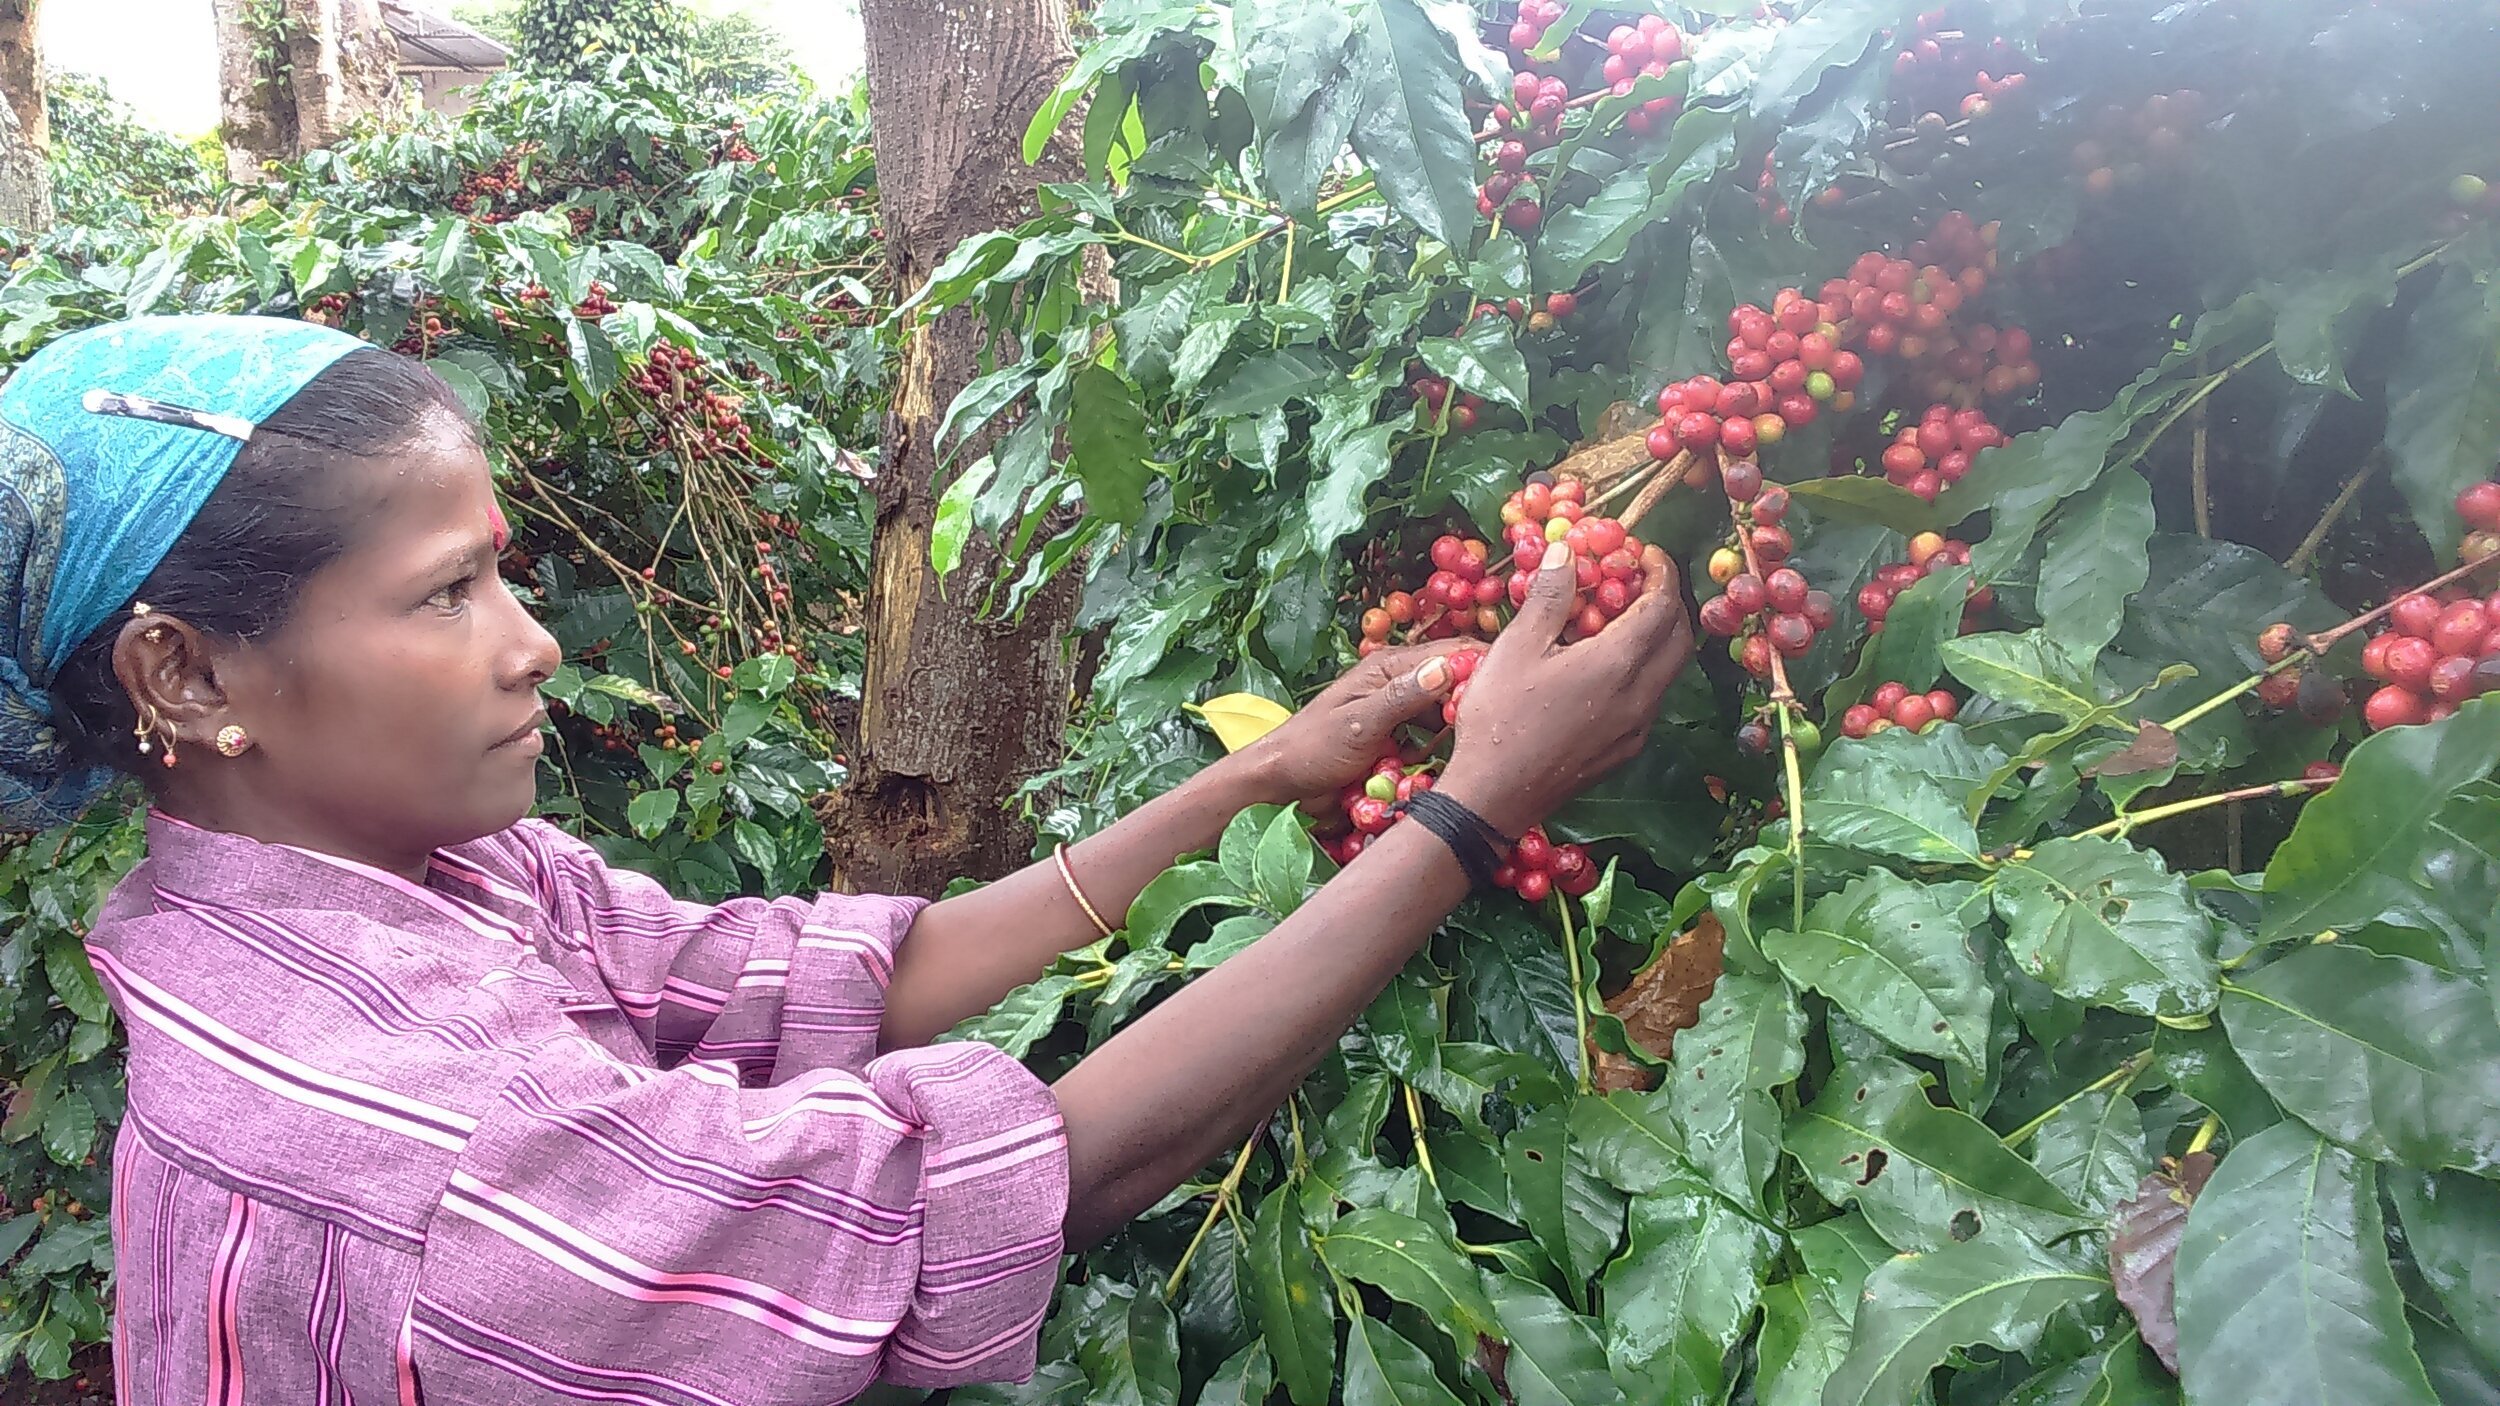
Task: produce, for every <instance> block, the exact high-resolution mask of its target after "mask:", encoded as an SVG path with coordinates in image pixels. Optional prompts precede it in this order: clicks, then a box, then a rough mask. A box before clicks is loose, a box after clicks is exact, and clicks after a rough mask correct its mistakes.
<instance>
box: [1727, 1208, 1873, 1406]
mask: <svg viewBox="0 0 2500 1406" xmlns="http://www.w3.org/2000/svg"><path fill="white" fill-rule="evenodd" d="M1789 1238H1790V1241H1791V1243H1793V1244H1794V1245H1795V1246H1796V1249H1797V1257H1798V1258H1799V1259H1800V1260H1802V1261H1804V1263H1805V1270H1804V1272H1803V1273H1801V1274H1799V1275H1797V1276H1796V1277H1794V1278H1792V1279H1787V1280H1783V1281H1782V1282H1780V1283H1777V1284H1774V1285H1772V1286H1771V1287H1770V1288H1769V1289H1768V1290H1766V1291H1765V1292H1764V1294H1763V1296H1762V1333H1761V1335H1760V1336H1759V1337H1758V1338H1756V1339H1755V1354H1756V1359H1757V1361H1758V1363H1759V1367H1758V1369H1757V1375H1756V1377H1755V1380H1754V1399H1755V1400H1756V1401H1757V1402H1759V1403H1760V1406H1821V1403H1822V1400H1823V1384H1824V1383H1825V1382H1827V1381H1829V1380H1830V1379H1831V1377H1832V1375H1833V1374H1834V1373H1836V1372H1838V1371H1839V1370H1840V1364H1841V1363H1842V1362H1843V1361H1844V1360H1846V1359H1847V1357H1848V1355H1849V1336H1850V1327H1851V1325H1852V1324H1853V1323H1855V1322H1856V1320H1857V1311H1858V1299H1859V1297H1860V1295H1862V1294H1863V1293H1864V1292H1865V1289H1866V1276H1867V1275H1868V1274H1869V1273H1871V1272H1873V1270H1874V1268H1875V1266H1877V1265H1879V1264H1882V1263H1883V1262H1884V1261H1886V1260H1888V1259H1890V1258H1892V1253H1893V1252H1892V1247H1891V1246H1889V1245H1887V1244H1885V1243H1884V1242H1883V1241H1882V1240H1880V1239H1878V1238H1877V1237H1876V1235H1875V1232H1874V1231H1873V1230H1871V1229H1869V1228H1868V1227H1867V1224H1866V1221H1865V1220H1864V1219H1863V1218H1861V1217H1859V1216H1855V1215H1851V1216H1844V1217H1842V1218H1840V1219H1838V1220H1827V1221H1824V1222H1821V1223H1820V1224H1817V1225H1809V1226H1806V1227H1804V1228H1802V1229H1800V1230H1797V1231H1795V1232H1793V1233H1792V1234H1791V1236H1790V1237H1789Z"/></svg>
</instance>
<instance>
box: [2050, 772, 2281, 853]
mask: <svg viewBox="0 0 2500 1406" xmlns="http://www.w3.org/2000/svg"><path fill="white" fill-rule="evenodd" d="M2327 784H2328V783H2327V782H2324V781H2304V780H2297V779H2296V780H2291V781H2272V782H2268V783H2267V784H2265V785H2263V786H2242V787H2240V788H2239V789H2238V790H2236V791H2217V792H2215V793H2214V794H2212V795H2210V796H2190V797H2188V798H2187V799H2186V800H2183V801H2172V802H2171V803H2170V804H2168V805H2160V806H2155V807H2153V808H2152V809H2150V810H2138V811H2130V812H2128V813H2127V814H2125V815H2122V816H2119V817H2118V818H2117V819H2116V820H2111V821H2105V822H2103V823H2102V824H2099V825H2095V826H2093V827H2092V828H2091V829H2089V830H2086V831H2084V832H2082V834H2081V835H2080V836H2079V837H2078V838H2085V839H2092V838H2099V837H2101V836H2124V835H2126V834H2127V833H2128V832H2129V831H2131V830H2133V829H2135V828H2136V827H2137V826H2139V825H2150V824H2152V823H2153V822H2154V821H2156V820H2168V819H2170V818H2171V817H2172V816H2174V815H2186V814H2188V813H2189V812H2191V811H2199V810H2205V809H2208V808H2210V807H2213V806H2218V805H2228V804H2230V803H2231V802H2233V801H2254V800H2260V799H2263V798H2265V797H2267V796H2297V795H2300V794H2302V793H2303V792H2306V791H2314V790H2317V789H2318V788H2320V787H2322V786H2325V785H2327Z"/></svg>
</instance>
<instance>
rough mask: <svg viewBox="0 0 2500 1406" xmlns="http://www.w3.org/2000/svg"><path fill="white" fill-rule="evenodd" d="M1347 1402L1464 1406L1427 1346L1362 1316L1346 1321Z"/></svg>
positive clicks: (1361, 1405)
mask: <svg viewBox="0 0 2500 1406" xmlns="http://www.w3.org/2000/svg"><path fill="white" fill-rule="evenodd" d="M1468 1347H1469V1349H1470V1350H1471V1351H1472V1350H1473V1348H1474V1344H1473V1343H1470V1344H1468ZM1345 1406H1459V1400H1458V1394H1457V1393H1456V1392H1453V1391H1451V1390H1450V1389H1449V1388H1448V1387H1446V1386H1444V1385H1442V1383H1441V1378H1440V1377H1439V1376H1438V1375H1436V1374H1435V1373H1434V1372H1433V1370H1432V1359H1431V1358H1429V1357H1426V1356H1425V1355H1424V1350H1423V1349H1422V1348H1420V1347H1417V1346H1415V1345H1414V1344H1413V1343H1411V1342H1408V1341H1407V1340H1406V1339H1405V1338H1404V1337H1402V1336H1400V1334H1399V1333H1398V1330H1397V1329H1395V1328H1392V1327H1390V1326H1389V1325H1388V1324H1386V1323H1383V1322H1381V1321H1380V1320H1379V1319H1377V1318H1369V1317H1360V1318H1356V1319H1355V1320H1354V1321H1353V1322H1351V1323H1349V1324H1347V1325H1346V1335H1345Z"/></svg>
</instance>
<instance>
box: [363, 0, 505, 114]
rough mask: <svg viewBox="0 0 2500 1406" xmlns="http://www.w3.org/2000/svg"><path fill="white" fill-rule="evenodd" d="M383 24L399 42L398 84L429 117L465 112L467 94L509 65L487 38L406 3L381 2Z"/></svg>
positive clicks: (405, 0) (397, 0) (396, 0)
mask: <svg viewBox="0 0 2500 1406" xmlns="http://www.w3.org/2000/svg"><path fill="white" fill-rule="evenodd" d="M382 22H383V23H384V24H385V25H387V26H389V28H390V31H391V33H392V35H394V36H395V37H397V39H398V40H399V76H400V79H401V81H402V82H403V83H405V84H406V85H407V87H408V89H409V91H410V92H411V94H412V95H413V96H414V97H415V99H416V101H418V102H419V103H421V104H422V105H423V106H424V107H425V109H426V110H427V111H428V112H440V113H443V114H445V115H448V116H456V115H458V114H460V113H463V112H466V111H468V108H469V90H470V89H472V88H475V87H476V86H477V85H478V84H480V83H483V82H485V81H486V80H487V78H489V77H490V76H492V75H494V74H496V73H498V72H501V71H502V69H503V68H504V66H505V65H506V64H508V63H510V62H511V61H512V51H511V50H509V49H506V48H505V47H504V46H503V45H501V44H499V43H497V42H495V40H493V39H492V38H490V37H488V36H487V35H485V34H481V33H479V32H478V31H477V30H475V29H472V28H470V27H469V26H468V25H465V24H462V23H461V22H460V21H458V20H456V19H452V18H450V17H449V16H447V15H440V14H436V13H434V12H432V11H431V10H428V9H425V8H422V7H420V6H418V5H415V4H412V3H410V0H382Z"/></svg>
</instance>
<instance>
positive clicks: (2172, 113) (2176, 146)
mask: <svg viewBox="0 0 2500 1406" xmlns="http://www.w3.org/2000/svg"><path fill="white" fill-rule="evenodd" d="M2204 110H2205V98H2204V95H2203V94H2202V93H2199V92H2197V91H2196V90H2195V89H2193V88H2182V89H2179V90H2178V91H2176V92H2170V93H2155V94H2153V95H2152V96H2150V97H2148V98H2146V99H2145V100H2144V101H2143V102H2141V103H2138V104H2137V105H2135V106H2134V107H2132V108H2129V107H2124V106H2119V105H2115V104H2113V105H2111V106H2109V107H2105V108H2103V109H2101V110H2100V112H2099V113H2097V114H2096V115H2095V116H2094V117H2093V119H2092V122H2091V124H2090V127H2089V128H2088V132H2089V135H2087V136H2085V137H2084V138H2083V140H2081V141H2078V142H2076V143H2075V149H2074V155H2073V159H2074V167H2075V175H2076V177H2077V178H2078V179H2079V180H2081V181H2082V183H2083V190H2084V193H2085V194H2086V195H2090V196H2093V197H2094V198H2096V199H2097V198H2099V197H2103V196H2107V195H2109V194H2110V193H2112V192H2113V191H2116V190H2118V189H2119V188H2120V187H2122V186H2131V185H2134V184H2135V183H2137V182H2138V181H2140V180H2142V179H2143V178H2144V177H2145V175H2146V174H2147V173H2149V172H2152V171H2160V170H2174V169H2176V168H2178V167H2179V166H2181V165H2183V164H2184V163H2185V160H2186V156H2187V145H2188V133H2189V132H2190V131H2191V130H2192V129H2193V128H2194V127H2195V126H2196V124H2197V123H2198V122H2199V121H2200V120H2202V118H2203V115H2204Z"/></svg>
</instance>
